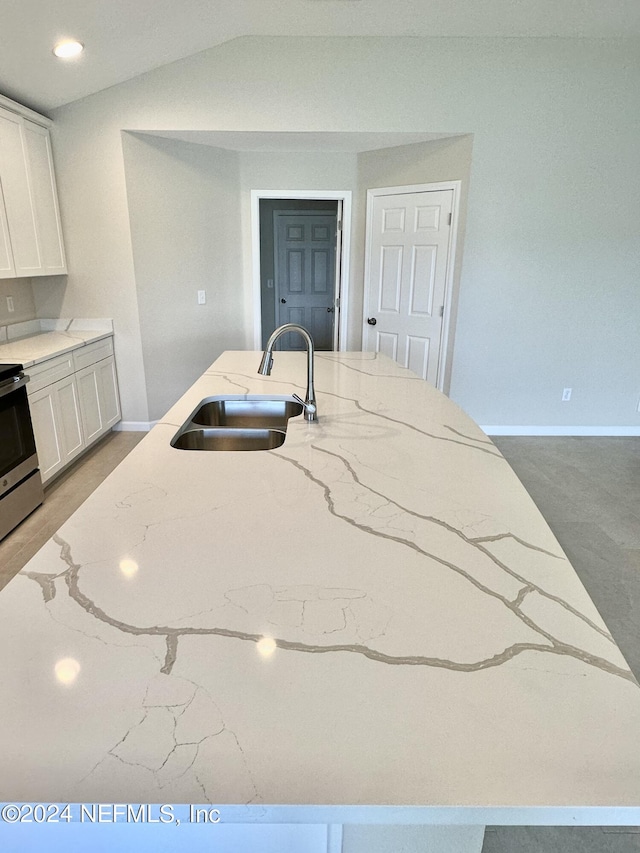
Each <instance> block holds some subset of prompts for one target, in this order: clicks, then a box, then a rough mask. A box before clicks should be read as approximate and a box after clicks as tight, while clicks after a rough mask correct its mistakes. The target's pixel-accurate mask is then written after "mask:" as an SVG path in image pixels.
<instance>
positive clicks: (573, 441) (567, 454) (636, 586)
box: [482, 437, 640, 853]
mask: <svg viewBox="0 0 640 853" xmlns="http://www.w3.org/2000/svg"><path fill="white" fill-rule="evenodd" d="M494 441H495V443H496V444H497V445H498V447H499V448H500V450H501V452H502V454H503V455H504V456H505V457H506V459H507V460H508V462H509V464H510V465H511V467H512V468H513V469H514V471H515V472H516V474H517V475H518V477H519V478H520V480H521V481H522V482H523V483H524V485H525V487H526V489H527V491H528V492H529V494H530V495H531V497H532V498H533V499H534V501H535V502H536V504H537V505H538V507H539V509H540V511H541V512H542V514H543V515H544V517H545V518H546V520H547V522H548V524H549V526H550V527H551V529H552V530H553V532H554V533H555V535H556V538H557V539H558V541H559V542H560V545H561V546H562V548H563V549H564V551H565V553H566V554H567V556H568V557H569V559H570V560H571V563H572V564H573V567H574V568H575V570H576V572H577V573H578V575H579V577H580V579H581V580H582V582H583V584H584V585H585V587H586V588H587V590H588V592H589V594H590V596H591V598H592V599H593V601H594V603H595V605H596V607H597V608H598V610H599V611H600V613H601V615H602V617H603V619H604V621H605V622H606V623H607V625H608V627H609V629H610V631H611V633H612V634H613V636H614V637H615V639H616V642H617V643H618V646H619V647H620V649H621V650H622V652H623V654H624V655H625V657H626V659H627V661H628V663H629V666H630V667H631V669H632V670H633V672H634V673H635V676H636V678H638V679H639V680H640V438H636V437H633V438H591V437H584V438H583V437H580V438H577V437H568V438H564V437H563V438H556V437H553V438H521V437H517V438H515V437H514V438H511V437H509V438H496V439H494ZM638 743H639V747H640V733H639V742H638ZM639 784H640V780H639ZM556 851H558V853H637V851H640V827H606V828H599V827H575V828H574V827H492V828H490V829H488V830H487V833H486V835H485V842H484V846H483V848H482V853H556Z"/></svg>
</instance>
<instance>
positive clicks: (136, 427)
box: [113, 421, 157, 432]
mask: <svg viewBox="0 0 640 853" xmlns="http://www.w3.org/2000/svg"><path fill="white" fill-rule="evenodd" d="M156 423H157V421H120V422H119V423H117V424H116V425H115V426H114V428H113V429H114V430H115V431H116V432H149V430H150V429H151V428H152V427H154V426H155V425H156Z"/></svg>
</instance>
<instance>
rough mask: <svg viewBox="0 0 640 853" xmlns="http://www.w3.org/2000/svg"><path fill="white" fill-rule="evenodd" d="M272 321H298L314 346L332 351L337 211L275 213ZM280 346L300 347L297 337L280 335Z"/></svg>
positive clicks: (296, 348)
mask: <svg viewBox="0 0 640 853" xmlns="http://www.w3.org/2000/svg"><path fill="white" fill-rule="evenodd" d="M273 221H274V250H275V251H274V256H275V258H274V259H275V270H274V272H275V308H276V325H277V326H281V325H282V324H283V323H298V324H299V325H301V326H304V327H305V329H307V330H308V331H309V332H310V334H311V337H312V338H313V342H314V344H315V346H316V349H319V350H331V349H333V323H334V318H335V267H336V228H337V217H336V215H335V214H326V213H317V212H312V211H302V210H296V211H293V210H292V211H274V214H273ZM279 343H280V344H281V345H280V347H279V349H284V350H289V349H290V350H299V349H304V343H303V341H302V338H301V337H300V336H299V335H283V337H282V338H280V341H279Z"/></svg>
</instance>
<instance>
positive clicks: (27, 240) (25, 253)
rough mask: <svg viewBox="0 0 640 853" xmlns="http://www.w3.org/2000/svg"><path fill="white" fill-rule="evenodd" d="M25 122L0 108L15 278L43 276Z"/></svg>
mask: <svg viewBox="0 0 640 853" xmlns="http://www.w3.org/2000/svg"><path fill="white" fill-rule="evenodd" d="M23 121H24V120H23V119H22V118H21V117H20V116H17V115H15V114H14V113H11V112H9V111H8V110H4V109H1V108H0V181H2V194H3V197H4V205H5V210H6V214H7V223H8V226H9V237H10V240H11V248H12V251H13V264H14V268H15V275H16V276H30V275H34V274H42V259H41V257H40V247H39V244H38V232H37V225H36V218H35V210H34V203H33V197H32V193H31V182H30V178H29V170H28V166H27V153H26V147H25V143H24V134H23Z"/></svg>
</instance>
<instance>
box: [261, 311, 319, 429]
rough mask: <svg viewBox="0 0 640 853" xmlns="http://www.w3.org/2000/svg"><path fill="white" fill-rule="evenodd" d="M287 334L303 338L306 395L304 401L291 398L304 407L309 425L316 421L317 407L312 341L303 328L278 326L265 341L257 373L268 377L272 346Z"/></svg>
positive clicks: (286, 324) (286, 325) (293, 325)
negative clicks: (305, 361) (305, 350)
mask: <svg viewBox="0 0 640 853" xmlns="http://www.w3.org/2000/svg"><path fill="white" fill-rule="evenodd" d="M287 332H298V333H299V334H300V335H302V337H303V338H304V342H305V343H306V345H307V394H306V397H305V399H304V400H302V399H301V398H300V397H298V395H297V394H294V395H293V397H294V398H295V399H296V400H297V401H298V402H299V403H302V405H303V406H304V416H305V418H306V419H307V420H308V421H309V423H311V422H312V421H317V420H318V406H317V405H316V393H315V391H314V388H313V354H314V349H313V339H312V338H311V335H310V334H309V332H307V330H306V329H305V328H304V327H303V326H298V324H297V323H285V324H284V326H279V327H278V328H277V329H276V330H275V332H272V333H271V336H270V337H269V340H268V341H267V348H266V349H265V351H264V353H263V354H262V360H261V362H260V367H259V368H258V373H260V374H261V375H262V376H269V375H270V374H271V368H272V367H273V346H274V344H275V342H276V341H277V340H278V338H279V337H280V335H284V334H286V333H287Z"/></svg>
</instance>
